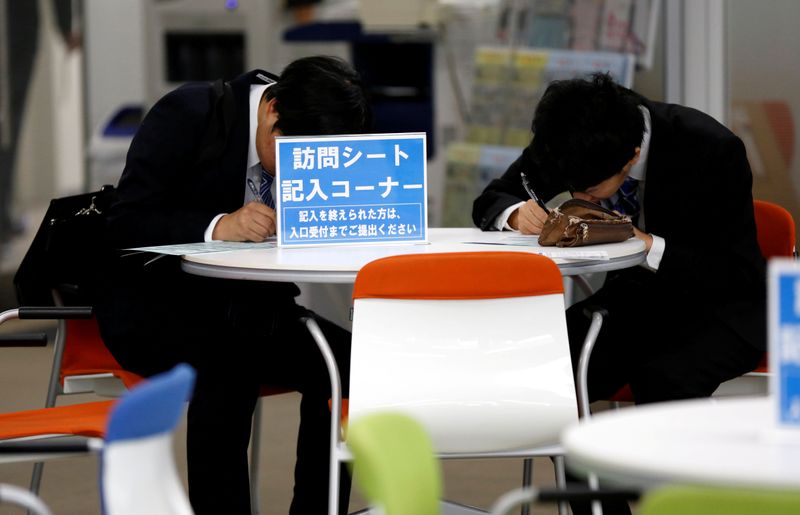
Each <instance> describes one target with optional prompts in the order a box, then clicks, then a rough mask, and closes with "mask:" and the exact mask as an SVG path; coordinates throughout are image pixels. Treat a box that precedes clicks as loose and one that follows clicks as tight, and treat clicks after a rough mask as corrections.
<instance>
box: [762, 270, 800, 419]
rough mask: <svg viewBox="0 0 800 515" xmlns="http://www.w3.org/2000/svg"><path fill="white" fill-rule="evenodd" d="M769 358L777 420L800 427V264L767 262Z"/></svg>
mask: <svg viewBox="0 0 800 515" xmlns="http://www.w3.org/2000/svg"><path fill="white" fill-rule="evenodd" d="M769 358H770V371H771V372H772V379H771V381H772V383H771V394H772V396H773V398H774V402H775V408H776V413H777V424H778V426H779V427H783V428H800V264H798V263H797V261H793V260H789V259H784V260H779V259H775V260H772V261H770V263H769Z"/></svg>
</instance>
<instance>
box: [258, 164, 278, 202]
mask: <svg viewBox="0 0 800 515" xmlns="http://www.w3.org/2000/svg"><path fill="white" fill-rule="evenodd" d="M273 180H274V177H272V176H271V175H270V174H268V173H267V171H266V170H264V169H263V168H262V169H261V184H260V186H259V188H258V193H259V194H260V195H261V201H262V202H264V204H265V205H267V206H269V207H271V208H273V209H275V200H274V199H273V198H272V191H271V189H272V181H273Z"/></svg>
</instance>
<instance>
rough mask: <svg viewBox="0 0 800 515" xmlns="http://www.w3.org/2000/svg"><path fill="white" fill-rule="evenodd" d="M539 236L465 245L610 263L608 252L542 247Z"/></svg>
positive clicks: (509, 237) (508, 237) (522, 236)
mask: <svg viewBox="0 0 800 515" xmlns="http://www.w3.org/2000/svg"><path fill="white" fill-rule="evenodd" d="M538 238H539V237H538V236H537V235H531V236H528V235H521V234H516V235H513V236H506V237H505V238H501V239H499V240H493V241H465V242H464V243H470V244H476V245H506V246H511V247H527V250H528V251H529V252H532V253H534V254H541V255H542V256H547V257H549V258H559V259H585V260H598V261H608V260H609V257H608V252H606V251H605V250H587V249H586V248H585V247H580V248H557V247H540V246H539V243H538Z"/></svg>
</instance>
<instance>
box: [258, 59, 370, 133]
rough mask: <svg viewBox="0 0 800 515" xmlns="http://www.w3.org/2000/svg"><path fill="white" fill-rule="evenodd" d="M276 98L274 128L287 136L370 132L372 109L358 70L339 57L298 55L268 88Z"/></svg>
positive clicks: (268, 95)
mask: <svg viewBox="0 0 800 515" xmlns="http://www.w3.org/2000/svg"><path fill="white" fill-rule="evenodd" d="M267 98H268V99H272V98H275V99H276V100H277V101H276V104H275V108H276V109H277V111H278V121H277V122H276V123H275V128H276V129H280V130H281V132H282V133H283V134H284V135H285V136H318V135H324V134H360V133H364V132H369V130H370V128H371V125H372V113H371V110H370V106H369V103H368V102H367V98H366V94H365V92H364V87H363V85H362V83H361V78H360V77H359V75H358V73H356V71H355V70H353V69H352V68H351V67H350V65H348V64H347V63H346V62H344V61H343V60H341V59H339V58H336V57H328V56H313V57H305V58H302V59H298V60H296V61H293V62H292V63H291V64H289V65H288V66H287V67H286V68H285V69H284V70H283V73H281V76H280V79H279V80H278V82H277V83H276V84H275V85H273V86H271V87H270V88H269V89H268V90H267Z"/></svg>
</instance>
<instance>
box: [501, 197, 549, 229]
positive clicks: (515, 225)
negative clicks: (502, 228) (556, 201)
mask: <svg viewBox="0 0 800 515" xmlns="http://www.w3.org/2000/svg"><path fill="white" fill-rule="evenodd" d="M545 220H547V213H545V212H544V210H543V209H542V208H541V207H540V206H539V204H537V203H536V202H534V201H533V200H528V201H527V202H525V203H524V204H523V205H521V206H520V207H519V209H517V210H516V211H514V212H513V213H511V216H509V217H508V225H510V226H511V228H512V229H516V230H518V231H519V232H521V233H522V234H539V233H541V232H542V226H543V225H544V221H545Z"/></svg>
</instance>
